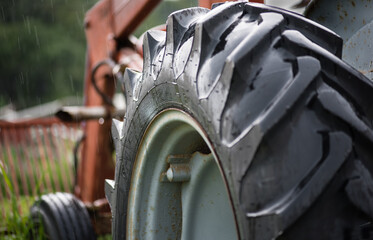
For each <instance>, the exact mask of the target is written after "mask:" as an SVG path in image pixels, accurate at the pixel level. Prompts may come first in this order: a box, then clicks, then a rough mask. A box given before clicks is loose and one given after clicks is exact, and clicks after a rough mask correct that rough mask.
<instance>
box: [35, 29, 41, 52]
mask: <svg viewBox="0 0 373 240" xmlns="http://www.w3.org/2000/svg"><path fill="white" fill-rule="evenodd" d="M34 32H35V39H36V45H38V47H39V48H40V42H39V36H38V31H37V30H36V27H35V26H34Z"/></svg>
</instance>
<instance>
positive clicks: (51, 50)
mask: <svg viewBox="0 0 373 240" xmlns="http://www.w3.org/2000/svg"><path fill="white" fill-rule="evenodd" d="M96 2H97V0H33V1H30V0H0V11H1V12H0V41H1V44H0V86H1V87H0V119H4V120H14V119H17V118H28V117H42V116H44V115H46V114H47V115H48V114H51V112H53V111H54V110H55V109H56V108H58V107H60V106H62V105H81V103H82V93H83V79H84V64H85V63H84V62H85V51H86V44H85V36H84V29H83V24H84V15H85V13H86V11H87V10H88V9H89V8H90V7H92V6H93V5H94V4H95V3H96ZM296 2H297V1H296V0H267V1H266V3H267V4H269V5H276V6H280V7H285V8H290V7H291V6H292V5H294V4H295V3H296ZM197 5H198V0H165V1H163V2H162V3H161V4H160V5H159V6H158V7H157V9H156V10H155V11H153V12H152V14H151V15H150V16H149V17H148V19H147V20H146V21H145V22H144V23H143V24H142V25H141V26H140V27H139V28H138V29H137V31H136V32H135V33H134V34H135V35H136V36H140V35H141V34H142V33H143V32H144V31H146V30H147V29H149V28H151V27H153V26H156V25H160V24H162V23H164V22H165V21H166V19H167V16H168V15H169V14H170V13H171V12H173V11H175V10H179V9H182V8H187V7H193V6H197ZM297 11H300V10H299V9H298V10H297ZM56 99H58V101H56ZM52 101H53V102H52ZM51 102H52V103H51ZM45 103H50V104H46V105H42V106H40V107H39V108H32V109H29V111H21V110H24V109H27V108H30V107H33V106H37V105H40V104H45ZM41 108H42V109H43V112H40V111H41V110H40V109H41ZM38 112H39V113H38Z"/></svg>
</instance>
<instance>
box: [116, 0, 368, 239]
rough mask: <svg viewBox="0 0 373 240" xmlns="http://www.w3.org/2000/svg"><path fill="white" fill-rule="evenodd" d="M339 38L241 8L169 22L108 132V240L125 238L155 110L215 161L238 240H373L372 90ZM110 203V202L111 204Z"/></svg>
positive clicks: (199, 11) (149, 38)
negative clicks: (111, 169) (200, 137)
mask: <svg viewBox="0 0 373 240" xmlns="http://www.w3.org/2000/svg"><path fill="white" fill-rule="evenodd" d="M341 49H342V40H341V39H340V38H339V37H338V36H337V35H335V34H334V33H332V32H331V31H329V30H328V29H326V28H324V27H322V26H320V25H318V24H316V23H314V22H312V21H310V20H307V19H305V18H303V17H301V16H298V15H296V14H293V13H290V12H286V11H283V10H280V9H277V8H271V7H267V6H263V5H260V4H250V3H225V4H221V5H216V6H215V8H214V9H213V10H211V11H209V10H207V9H203V8H191V9H185V10H181V11H178V12H175V13H173V14H171V15H170V16H169V18H168V20H167V32H166V33H165V32H161V31H149V32H147V33H146V35H145V38H144V70H143V72H142V73H139V72H135V71H132V70H130V69H127V70H126V73H125V76H124V84H125V89H126V93H125V95H126V100H127V113H126V116H125V120H124V122H123V123H121V124H122V125H121V124H120V125H121V126H122V128H120V131H119V132H116V130H114V131H113V136H114V141H115V143H116V150H117V162H116V164H117V166H116V174H115V184H114V192H113V194H112V199H111V204H112V211H113V215H114V219H113V236H114V238H116V239H124V238H125V235H126V233H125V229H126V228H125V226H126V214H127V209H126V207H127V196H128V192H129V186H130V181H131V172H132V168H133V164H134V160H135V158H136V152H137V148H138V146H139V144H140V141H141V138H142V136H143V134H144V131H145V129H146V127H147V126H148V125H149V123H150V122H151V120H152V119H153V118H154V117H155V116H156V115H157V114H158V113H159V112H161V111H162V110H165V109H170V108H176V109H180V110H182V111H185V112H187V113H188V114H190V115H191V116H192V117H193V118H194V119H195V120H197V121H198V122H199V124H200V125H201V126H202V128H203V129H204V131H205V132H206V133H207V135H208V137H209V139H210V141H211V143H212V144H213V146H214V148H215V151H216V153H217V155H218V160H219V165H220V167H221V168H222V169H223V171H224V175H225V179H226V181H227V184H228V186H229V193H230V197H231V199H232V202H233V207H234V210H235V215H236V220H237V224H238V228H239V235H240V237H241V238H242V239H273V238H281V239H282V238H283V239H365V238H366V239H368V238H372V237H373V235H372V225H371V221H372V217H373V210H372V209H373V200H372V192H373V185H372V182H373V181H372V180H373V179H372V175H371V174H372V170H373V162H372V159H373V151H372V146H373V131H372V119H373V102H372V99H373V98H372V96H373V85H372V83H371V82H370V81H369V80H368V79H367V78H365V77H364V76H363V75H362V74H360V73H359V72H357V71H356V70H355V69H353V68H351V67H350V66H348V65H347V64H346V63H344V62H343V61H342V60H341V59H340V56H341ZM113 199H114V200H113Z"/></svg>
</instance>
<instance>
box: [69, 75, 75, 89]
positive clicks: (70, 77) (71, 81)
mask: <svg viewBox="0 0 373 240" xmlns="http://www.w3.org/2000/svg"><path fill="white" fill-rule="evenodd" d="M69 79H70V85H71V90H74V84H73V77H72V76H71V75H69Z"/></svg>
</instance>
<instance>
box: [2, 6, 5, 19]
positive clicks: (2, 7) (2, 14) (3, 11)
mask: <svg viewBox="0 0 373 240" xmlns="http://www.w3.org/2000/svg"><path fill="white" fill-rule="evenodd" d="M1 13H2V15H3V20H4V21H5V13H4V8H3V6H1Z"/></svg>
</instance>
